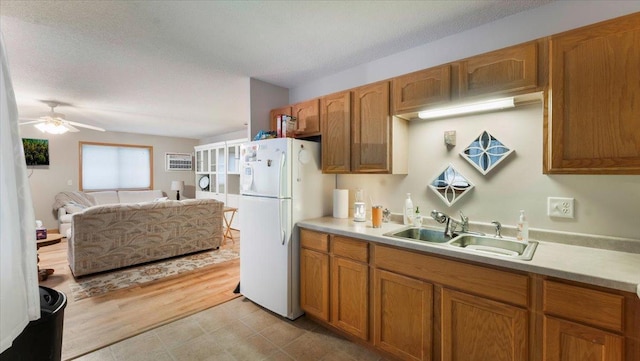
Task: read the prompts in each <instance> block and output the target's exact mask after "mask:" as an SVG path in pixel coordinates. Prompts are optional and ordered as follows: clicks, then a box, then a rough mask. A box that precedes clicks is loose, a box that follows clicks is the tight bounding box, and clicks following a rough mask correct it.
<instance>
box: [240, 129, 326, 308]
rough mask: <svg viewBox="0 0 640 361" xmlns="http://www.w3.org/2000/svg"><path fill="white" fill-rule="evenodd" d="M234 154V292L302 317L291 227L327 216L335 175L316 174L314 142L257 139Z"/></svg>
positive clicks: (294, 236)
mask: <svg viewBox="0 0 640 361" xmlns="http://www.w3.org/2000/svg"><path fill="white" fill-rule="evenodd" d="M240 154H241V162H242V164H241V166H242V169H241V171H240V194H241V196H240V207H239V209H240V211H239V213H238V215H239V217H240V229H242V232H241V234H240V293H242V294H243V295H244V296H245V297H247V298H248V299H250V300H251V301H253V302H255V303H257V304H258V305H261V306H262V307H265V308H266V309H269V310H271V311H273V312H275V313H277V314H279V315H281V316H284V317H287V318H289V319H292V320H293V319H295V318H297V317H299V316H300V315H302V314H303V311H302V310H301V309H300V290H299V283H300V272H299V263H300V245H299V232H298V230H297V229H294V226H295V224H296V222H298V221H300V220H303V219H308V218H314V217H321V216H323V215H328V214H330V212H331V202H332V200H331V192H332V189H333V188H334V186H335V176H333V175H324V174H322V167H321V164H320V144H319V143H316V142H310V141H303V140H298V139H293V138H275V139H266V140H259V141H254V142H249V143H245V144H243V145H242V146H241V148H240Z"/></svg>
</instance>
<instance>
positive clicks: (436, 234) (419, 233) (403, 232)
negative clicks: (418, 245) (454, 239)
mask: <svg viewBox="0 0 640 361" xmlns="http://www.w3.org/2000/svg"><path fill="white" fill-rule="evenodd" d="M384 235H385V236H389V237H396V238H404V239H409V240H412V241H423V242H431V243H446V242H449V241H450V240H451V238H449V237H446V236H445V235H444V232H443V231H442V230H439V229H430V228H423V227H406V228H403V229H400V230H398V231H393V232H388V233H385V234H384Z"/></svg>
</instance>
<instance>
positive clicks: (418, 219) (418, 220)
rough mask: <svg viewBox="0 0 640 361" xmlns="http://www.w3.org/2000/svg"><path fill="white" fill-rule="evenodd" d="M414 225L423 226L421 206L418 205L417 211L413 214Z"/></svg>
mask: <svg viewBox="0 0 640 361" xmlns="http://www.w3.org/2000/svg"><path fill="white" fill-rule="evenodd" d="M413 226H414V227H422V216H421V215H420V207H418V206H416V213H415V214H414V215H413Z"/></svg>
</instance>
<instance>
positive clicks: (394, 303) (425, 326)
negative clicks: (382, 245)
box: [373, 269, 433, 360]
mask: <svg viewBox="0 0 640 361" xmlns="http://www.w3.org/2000/svg"><path fill="white" fill-rule="evenodd" d="M373 275H374V276H373V283H374V286H373V309H374V310H373V312H374V314H373V334H374V335H373V337H374V339H373V344H374V345H375V347H377V348H379V349H381V350H384V351H386V352H388V353H390V354H393V355H395V356H397V357H398V358H400V359H402V360H430V359H431V354H432V346H431V345H432V340H433V335H432V330H431V329H432V325H433V285H431V284H429V283H427V282H424V281H421V280H418V279H415V278H410V277H406V276H402V275H398V274H395V273H392V272H387V271H384V270H379V269H375V270H374V271H373Z"/></svg>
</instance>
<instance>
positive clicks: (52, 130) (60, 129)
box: [34, 122, 69, 134]
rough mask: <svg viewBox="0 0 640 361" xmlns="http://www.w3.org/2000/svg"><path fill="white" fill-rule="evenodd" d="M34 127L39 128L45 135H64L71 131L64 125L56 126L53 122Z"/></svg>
mask: <svg viewBox="0 0 640 361" xmlns="http://www.w3.org/2000/svg"><path fill="white" fill-rule="evenodd" d="M34 127H36V128H38V129H39V130H40V131H41V132H43V133H49V134H64V133H66V132H67V131H68V130H69V129H67V128H66V127H65V126H64V125H62V124H54V123H51V122H43V123H38V124H35V125H34Z"/></svg>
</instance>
